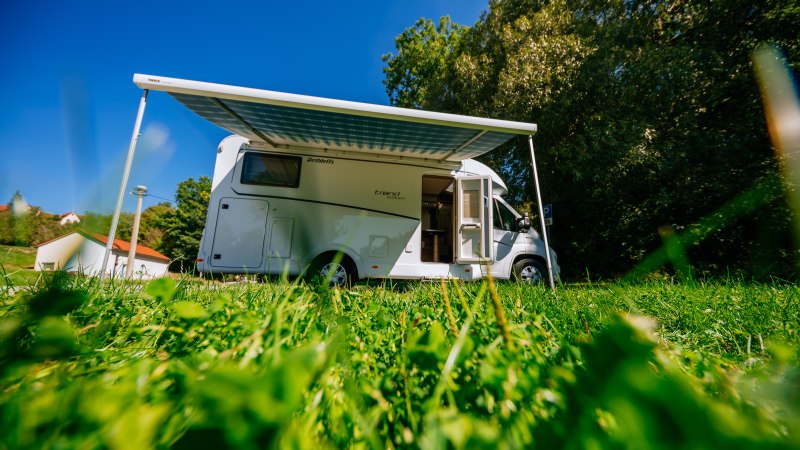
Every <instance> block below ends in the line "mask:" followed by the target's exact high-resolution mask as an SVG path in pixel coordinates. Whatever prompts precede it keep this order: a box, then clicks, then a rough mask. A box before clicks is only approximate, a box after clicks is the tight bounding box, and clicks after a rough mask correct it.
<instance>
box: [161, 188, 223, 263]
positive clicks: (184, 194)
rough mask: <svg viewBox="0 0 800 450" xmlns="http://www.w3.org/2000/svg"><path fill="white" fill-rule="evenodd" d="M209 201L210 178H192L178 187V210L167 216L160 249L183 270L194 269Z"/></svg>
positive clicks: (176, 199)
mask: <svg viewBox="0 0 800 450" xmlns="http://www.w3.org/2000/svg"><path fill="white" fill-rule="evenodd" d="M210 198H211V179H210V178H208V177H206V176H202V177H200V178H199V179H198V180H194V179H193V178H189V179H188V180H186V181H182V182H181V183H180V184H178V190H177V192H176V193H175V204H176V208H175V210H174V212H170V213H168V214H166V216H165V219H164V237H163V240H162V245H161V249H162V250H163V251H164V253H165V254H166V255H167V256H169V257H170V258H173V259H175V260H176V262H177V264H178V266H179V268H180V270H181V271H183V270H192V269H193V267H194V262H195V260H196V259H197V254H198V252H199V250H200V238H201V237H202V236H203V228H205V222H206V214H207V211H208V201H209V199H210Z"/></svg>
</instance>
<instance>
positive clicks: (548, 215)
mask: <svg viewBox="0 0 800 450" xmlns="http://www.w3.org/2000/svg"><path fill="white" fill-rule="evenodd" d="M542 210H543V211H544V224H545V225H548V226H550V225H552V224H553V205H552V204H549V205H544V206H543V207H542Z"/></svg>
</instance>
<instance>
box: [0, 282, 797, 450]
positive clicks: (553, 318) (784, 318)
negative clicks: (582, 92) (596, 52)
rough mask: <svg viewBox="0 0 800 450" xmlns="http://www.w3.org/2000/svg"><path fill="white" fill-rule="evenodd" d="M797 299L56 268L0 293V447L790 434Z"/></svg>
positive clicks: (734, 441)
mask: <svg viewBox="0 0 800 450" xmlns="http://www.w3.org/2000/svg"><path fill="white" fill-rule="evenodd" d="M495 289H496V290H495ZM494 294H496V297H497V299H499V301H500V303H501V304H502V308H503V309H504V312H505V317H506V320H507V322H508V327H509V328H510V334H511V336H512V337H511V339H512V340H513V341H514V345H513V346H511V345H505V344H504V343H503V337H502V335H501V330H500V328H499V326H498V324H497V322H496V316H495V314H494V308H495V307H496V306H495V305H493V303H492V301H491V300H490V295H494ZM445 295H448V296H449V298H450V299H452V300H453V301H452V302H451V308H450V309H451V311H450V313H449V314H452V316H453V318H454V320H455V322H456V325H457V328H458V335H457V336H453V335H452V334H451V333H448V331H447V329H446V327H445V326H444V324H445V323H447V322H446V321H447V320H449V319H448V317H447V316H448V313H446V312H445V308H444V307H443V300H444V296H445ZM798 298H800V290H798V289H797V288H796V287H795V286H784V285H778V284H774V285H760V284H741V283H736V282H730V283H722V284H721V283H715V284H701V283H696V284H671V283H665V282H653V283H650V284H643V285H642V284H636V285H603V286H582V287H581V286H571V287H567V288H565V289H562V290H559V291H558V292H556V293H552V292H550V291H548V290H546V289H545V288H543V287H538V286H523V285H517V284H498V285H496V288H492V287H490V286H489V285H487V284H477V283H475V284H463V285H462V284H456V283H450V284H445V285H443V286H439V285H433V284H417V285H410V286H409V287H408V288H407V289H406V290H404V291H403V292H397V291H393V290H387V289H385V288H383V287H363V286H360V287H358V289H356V290H350V291H343V290H339V289H330V290H312V289H310V288H308V287H305V286H301V285H296V284H289V283H279V284H259V285H253V284H247V285H236V286H225V287H221V286H219V285H206V284H198V283H190V282H188V281H186V280H181V281H180V282H177V283H176V282H175V281H173V280H171V279H167V278H165V279H159V280H155V281H152V282H150V283H149V284H148V285H146V286H145V287H144V288H142V286H140V285H137V284H129V283H120V282H113V281H112V282H105V283H100V282H98V281H97V280H95V279H83V278H75V277H69V276H64V275H63V274H56V275H55V276H54V278H52V279H50V280H48V282H47V283H46V284H45V285H43V286H42V287H41V288H39V289H34V290H30V291H25V292H20V293H17V294H12V293H11V292H7V293H5V294H0V343H2V344H1V345H0V380H2V384H3V386H4V389H3V391H2V392H0V435H2V436H3V443H2V445H3V447H4V448H9V449H14V448H112V449H128V448H130V449H134V448H136V449H146V448H237V449H249V448H265V447H268V448H277V447H280V448H286V447H293V448H345V447H359V448H360V447H369V448H398V447H403V448H414V447H422V448H457V449H467V448H487V447H491V448H534V447H538V448H637V449H638V448H653V449H656V448H676V447H681V448H748V449H749V448H796V447H797V445H799V444H800V434H799V433H798V430H800V420H799V419H800V411H798V410H797V405H798V404H800V402H798V401H797V400H798V398H797V385H798V382H800V378H799V377H798V373H800V371H798V365H797V361H798V359H797V358H798V353H797V348H798V344H800V335H798V332H800V329H799V328H798V324H800V302H798ZM632 313H635V314H632ZM748 340H754V341H757V342H762V341H763V343H764V344H763V347H762V346H761V344H757V345H755V344H754V345H753V346H752V347H748V346H747V342H748Z"/></svg>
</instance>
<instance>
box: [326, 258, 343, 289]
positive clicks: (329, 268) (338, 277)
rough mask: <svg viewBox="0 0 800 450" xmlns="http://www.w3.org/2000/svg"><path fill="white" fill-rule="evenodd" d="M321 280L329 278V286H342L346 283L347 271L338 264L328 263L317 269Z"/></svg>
mask: <svg viewBox="0 0 800 450" xmlns="http://www.w3.org/2000/svg"><path fill="white" fill-rule="evenodd" d="M319 275H320V277H322V279H329V278H330V285H331V286H344V285H345V283H346V282H347V269H346V268H345V267H344V266H343V265H341V264H339V263H328V264H325V265H324V266H322V268H321V269H319Z"/></svg>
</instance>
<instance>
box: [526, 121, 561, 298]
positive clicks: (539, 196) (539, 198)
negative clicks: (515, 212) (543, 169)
mask: <svg viewBox="0 0 800 450" xmlns="http://www.w3.org/2000/svg"><path fill="white" fill-rule="evenodd" d="M528 145H529V146H530V148H531V167H533V184H534V185H536V203H537V204H538V205H539V220H540V222H541V225H542V236H543V237H544V247H545V250H544V255H545V259H546V260H547V280H548V281H549V282H550V289H552V290H556V282H555V280H554V279H553V261H552V260H551V259H550V241H549V239H548V238H547V227H546V226H545V224H544V206H543V205H542V190H541V188H539V172H538V171H537V170H536V154H535V153H534V151H533V136H531V135H528Z"/></svg>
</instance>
